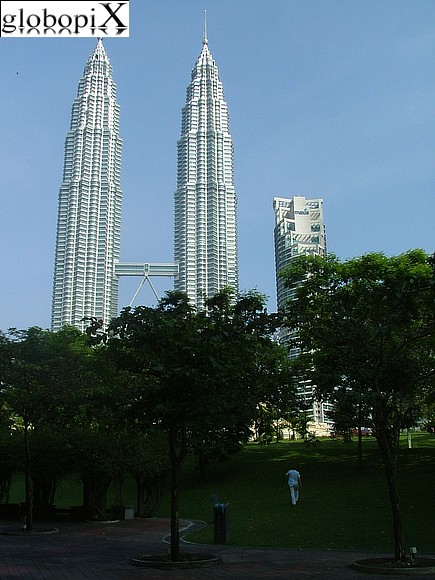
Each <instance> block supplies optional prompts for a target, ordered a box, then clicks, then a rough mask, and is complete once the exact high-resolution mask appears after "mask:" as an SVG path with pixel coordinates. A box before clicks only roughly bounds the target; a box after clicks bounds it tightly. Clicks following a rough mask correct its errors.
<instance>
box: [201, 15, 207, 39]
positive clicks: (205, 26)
mask: <svg viewBox="0 0 435 580" xmlns="http://www.w3.org/2000/svg"><path fill="white" fill-rule="evenodd" d="M207 43H208V40H207V10H204V30H203V33H202V44H207Z"/></svg>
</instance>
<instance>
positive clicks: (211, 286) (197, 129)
mask: <svg viewBox="0 0 435 580" xmlns="http://www.w3.org/2000/svg"><path fill="white" fill-rule="evenodd" d="M174 210H175V212H174V213H175V222H174V259H175V262H176V263H177V264H178V275H177V276H176V278H175V282H174V287H175V289H176V290H179V291H182V292H186V293H187V295H188V296H189V299H190V301H191V303H192V304H193V305H195V306H196V307H197V308H199V309H201V308H202V307H203V306H204V298H205V297H207V296H211V295H213V294H215V293H216V292H218V291H219V290H220V289H222V288H223V287H225V286H231V287H232V288H234V289H235V290H236V291H237V290H238V257H237V198H236V192H235V188H234V153H233V142H232V139H231V135H230V132H229V115H228V107H227V104H226V102H225V99H224V91H223V86H222V82H221V80H220V78H219V71H218V68H217V66H216V63H215V61H214V60H213V58H212V55H211V54H210V51H209V47H208V41H207V38H206V31H205V27H204V37H203V45H202V51H201V54H200V56H199V58H198V60H197V62H196V64H195V66H194V68H193V70H192V76H191V82H190V84H189V86H188V87H187V94H186V104H185V105H184V107H183V110H182V120H181V137H180V139H179V141H178V144H177V189H176V192H175V194H174Z"/></svg>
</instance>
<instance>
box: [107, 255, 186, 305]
mask: <svg viewBox="0 0 435 580" xmlns="http://www.w3.org/2000/svg"><path fill="white" fill-rule="evenodd" d="M115 276H118V277H120V276H141V277H142V280H141V282H140V284H139V287H138V289H137V290H136V292H135V293H134V296H133V298H132V299H131V301H130V304H129V306H130V307H131V306H133V303H134V301H135V300H136V298H137V295H138V294H139V292H140V290H141V288H142V286H143V285H144V284H145V282H148V284H149V285H150V288H151V290H152V291H153V293H154V296H155V297H156V299H157V300H160V297H159V295H158V294H157V292H156V289H155V288H154V285H153V283H152V282H151V278H152V277H156V276H159V277H160V276H166V277H168V276H169V277H175V276H178V264H171V263H150V262H115Z"/></svg>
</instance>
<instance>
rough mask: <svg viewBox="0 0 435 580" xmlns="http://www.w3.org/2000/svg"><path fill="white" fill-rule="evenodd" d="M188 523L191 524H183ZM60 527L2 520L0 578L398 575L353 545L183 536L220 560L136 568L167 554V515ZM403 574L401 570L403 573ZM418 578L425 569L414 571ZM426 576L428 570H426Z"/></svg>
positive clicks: (369, 579) (242, 579)
mask: <svg viewBox="0 0 435 580" xmlns="http://www.w3.org/2000/svg"><path fill="white" fill-rule="evenodd" d="M183 524H184V525H185V526H188V522H183ZM56 525H57V526H58V529H59V533H55V534H48V533H41V532H43V531H45V530H47V531H48V530H49V529H50V527H49V525H47V524H45V525H44V526H41V527H40V528H39V529H37V531H36V533H32V534H26V533H24V532H20V531H19V528H18V525H17V524H16V523H12V522H9V523H8V522H0V578H1V580H13V579H16V578H25V579H29V580H95V579H101V580H112V579H124V580H137V579H147V580H148V579H153V578H166V579H176V580H185V579H186V580H187V579H188V580H209V579H210V580H213V579H215V580H224V579H225V580H227V579H233V580H249V579H251V578H257V579H260V578H261V579H265V578H267V579H276V580H278V579H282V578H287V579H292V580H293V579H308V578H319V579H320V578H321V579H322V580H333V579H334V580H341V579H342V578H349V579H358V578H359V579H363V578H364V579H365V580H373V579H378V580H380V579H381V578H382V579H384V580H385V578H392V577H393V576H382V575H377V574H370V575H368V574H365V573H361V572H359V571H356V570H353V569H352V568H350V564H351V563H352V562H353V561H355V560H360V559H363V558H370V557H376V556H382V554H368V553H365V552H354V551H340V552H337V551H330V550H274V549H258V548H238V547H233V546H199V545H197V544H189V543H187V542H183V544H182V550H183V551H194V552H204V553H210V552H212V553H214V554H218V555H220V556H221V557H222V560H223V561H222V563H220V564H218V565H217V566H214V567H210V568H199V569H188V570H170V571H166V570H156V569H145V568H138V567H135V566H133V565H132V563H131V560H132V559H133V558H138V557H140V556H143V555H145V554H150V553H156V552H160V553H161V552H166V551H167V550H168V548H169V546H168V544H167V543H166V542H165V537H166V536H167V535H168V534H169V521H168V520H166V519H154V518H152V519H138V518H137V519H134V520H127V521H125V522H117V523H90V522H77V523H76V522H68V521H59V523H57V524H56ZM400 577H401V578H402V577H403V576H400ZM413 577H414V578H418V577H419V575H415V574H413ZM421 577H422V578H428V576H421Z"/></svg>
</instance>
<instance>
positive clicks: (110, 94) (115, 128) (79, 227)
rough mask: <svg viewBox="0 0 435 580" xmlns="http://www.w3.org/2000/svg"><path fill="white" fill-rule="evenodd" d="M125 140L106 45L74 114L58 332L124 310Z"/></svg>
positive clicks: (59, 251) (59, 265)
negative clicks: (118, 267)
mask: <svg viewBox="0 0 435 580" xmlns="http://www.w3.org/2000/svg"><path fill="white" fill-rule="evenodd" d="M121 147H122V140H121V138H120V136H119V106H118V103H117V101H116V85H115V83H114V82H113V79H112V67H111V64H110V62H109V59H108V57H107V54H106V51H105V49H104V46H103V42H102V41H101V39H100V40H98V44H97V46H96V48H95V50H94V51H93V53H92V54H91V56H90V57H89V59H88V61H87V63H86V65H85V69H84V73H83V76H82V78H81V79H80V82H79V85H78V90H77V96H76V98H75V99H74V102H73V105H72V112H71V125H70V129H69V131H68V134H67V136H66V141H65V159H64V169H63V179H62V185H61V187H60V191H59V210H58V220H57V238H56V257H55V268H54V283H53V301H52V317H51V327H52V329H53V330H59V329H60V328H61V327H62V326H64V325H73V326H76V327H77V328H81V329H83V328H84V327H86V326H87V323H85V322H82V319H83V317H86V316H93V317H96V318H97V319H102V320H104V322H105V323H107V322H108V321H109V320H110V318H111V317H112V316H115V315H116V314H117V309H118V277H117V276H115V262H116V261H117V260H118V259H119V252H120V235H121V201H122V192H121V187H120V172H121Z"/></svg>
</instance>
